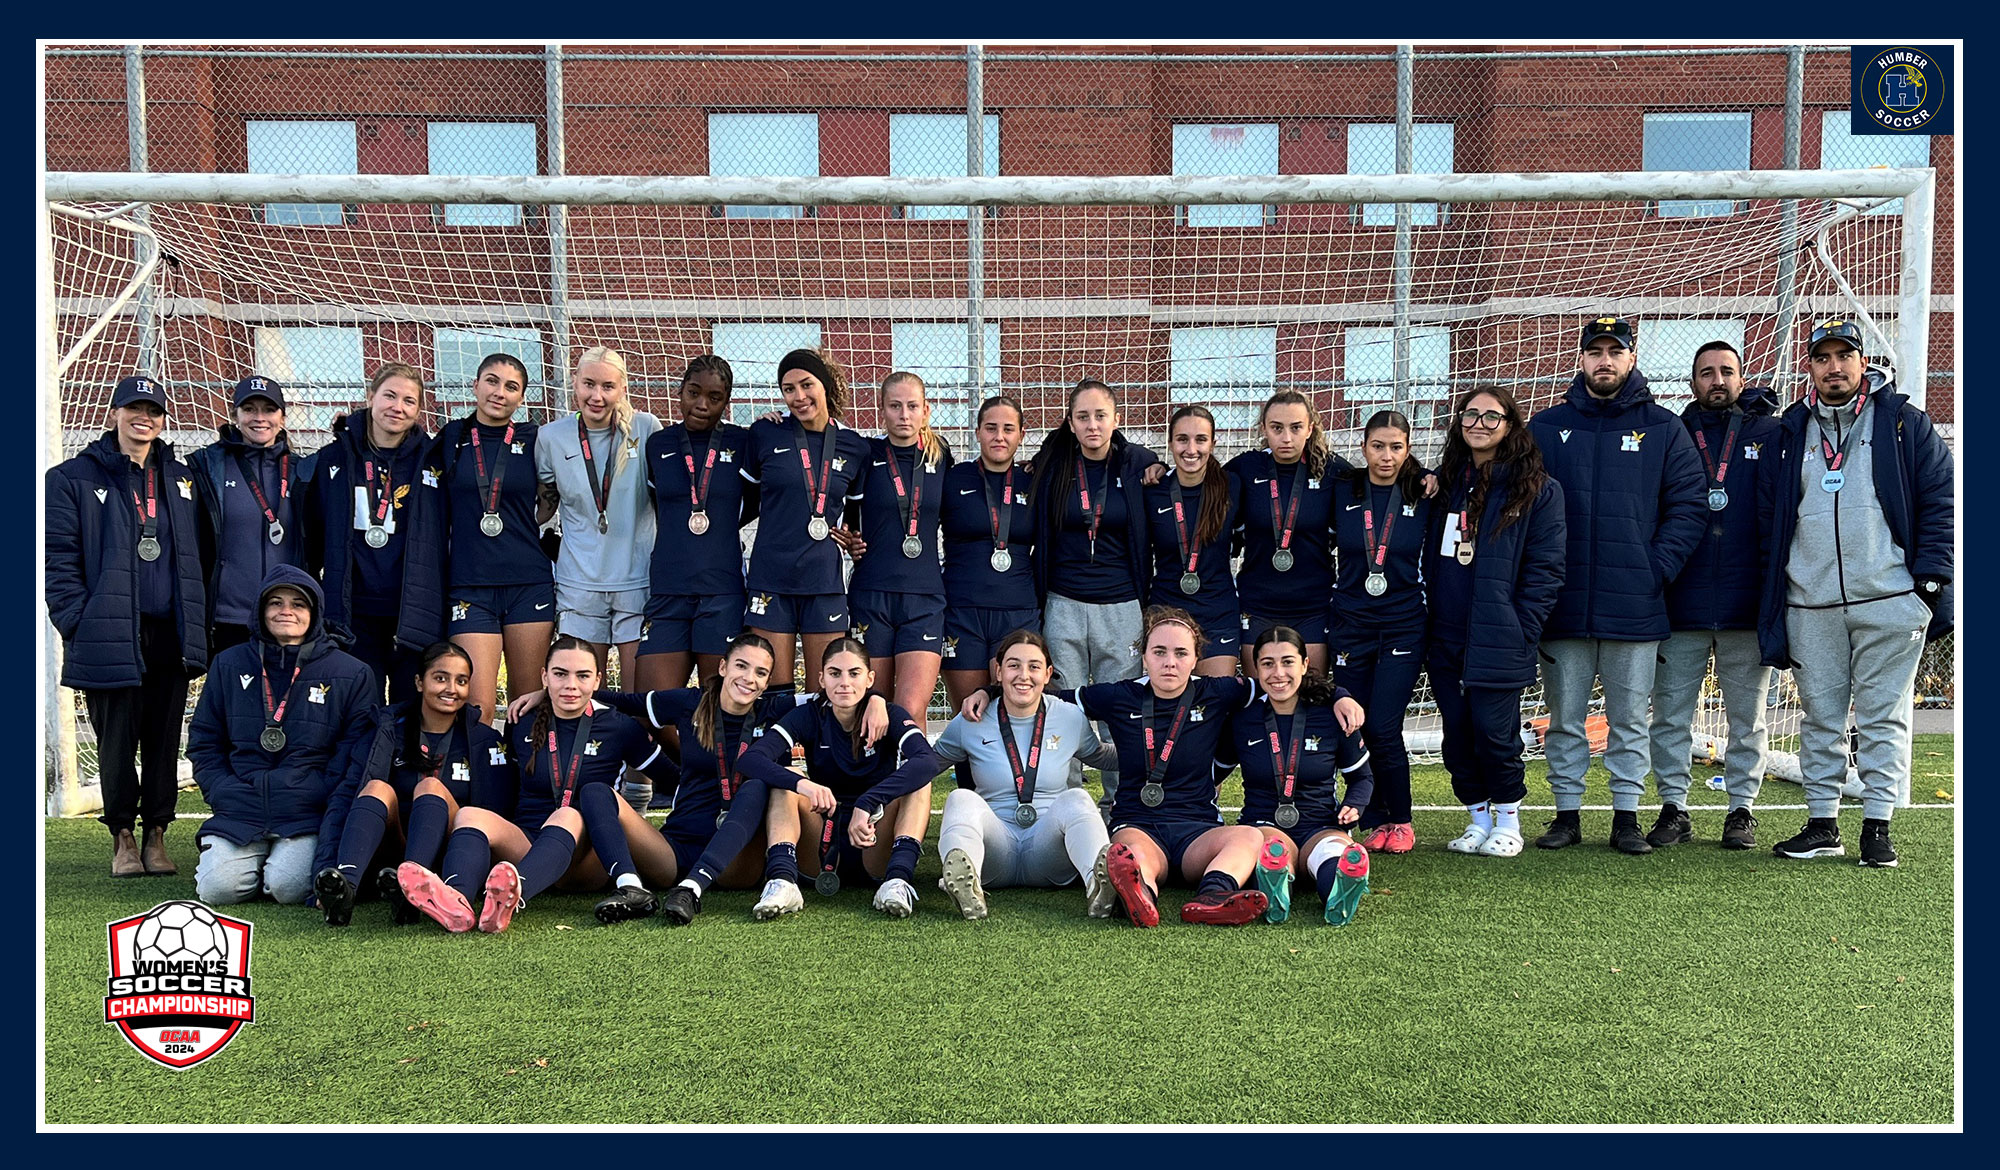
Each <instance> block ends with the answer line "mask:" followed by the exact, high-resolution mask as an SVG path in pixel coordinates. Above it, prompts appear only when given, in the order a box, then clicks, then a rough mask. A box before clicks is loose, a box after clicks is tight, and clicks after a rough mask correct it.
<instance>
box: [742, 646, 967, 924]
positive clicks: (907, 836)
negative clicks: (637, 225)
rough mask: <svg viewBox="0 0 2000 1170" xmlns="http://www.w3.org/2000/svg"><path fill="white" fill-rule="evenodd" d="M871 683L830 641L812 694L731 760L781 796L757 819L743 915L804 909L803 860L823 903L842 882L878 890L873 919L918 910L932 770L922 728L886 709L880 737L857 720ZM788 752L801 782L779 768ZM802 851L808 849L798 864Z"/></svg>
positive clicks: (852, 653) (851, 651)
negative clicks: (757, 844)
mask: <svg viewBox="0 0 2000 1170" xmlns="http://www.w3.org/2000/svg"><path fill="white" fill-rule="evenodd" d="M874 683H875V677H874V673H873V672H872V671H870V670H869V669H868V648H867V647H866V646H863V645H862V644H861V643H860V642H858V641H856V640H855V639H853V638H837V639H835V640H834V641H833V643H832V644H831V645H829V646H828V647H827V649H826V662H825V665H824V666H823V667H822V668H821V670H820V686H821V691H820V694H819V695H817V696H815V697H814V699H813V701H812V702H810V703H808V704H806V705H805V706H802V707H798V708H795V709H794V710H793V711H792V712H791V713H790V714H788V715H786V716H785V717H784V718H782V719H780V720H778V721H777V722H776V723H774V724H772V725H771V727H770V730H769V731H767V732H766V733H765V735H764V736H763V738H761V739H759V740H757V741H755V742H754V743H752V744H751V745H750V747H749V748H748V749H747V750H745V751H744V752H743V753H742V754H741V755H739V756H737V758H736V766H737V767H738V768H739V769H741V770H742V772H743V775H744V777H745V778H746V779H749V780H758V781H762V782H763V783H764V785H765V786H766V787H768V788H771V789H783V790H784V791H782V792H773V794H772V796H771V798H770V805H769V809H768V811H767V812H766V813H765V817H764V827H765V833H766V834H767V835H768V838H769V840H770V846H769V848H768V849H767V851H766V853H765V858H764V878H765V881H764V890H763V893H762V895H761V896H760V897H759V898H758V899H757V903H756V905H754V906H752V907H751V908H750V912H751V913H752V914H754V915H756V916H757V918H759V919H771V918H776V917H777V916H779V915H780V914H795V913H797V912H798V911H800V910H803V909H805V899H804V897H802V896H801V895H800V893H799V865H800V863H801V861H802V860H803V861H804V864H806V865H807V866H808V867H810V868H813V869H815V872H816V873H817V877H816V878H815V879H814V886H815V888H816V889H818V890H819V892H820V893H821V894H825V895H828V896H831V895H833V894H835V893H838V892H839V890H840V884H841V882H842V881H853V882H860V881H872V882H879V883H880V884H879V885H878V886H877V887H876V889H875V899H874V906H875V909H877V910H880V911H882V912H883V913H884V914H887V915H889V916H890V917H891V918H907V917H909V915H910V914H911V912H912V911H914V910H915V909H916V908H917V891H916V887H915V886H914V885H912V884H911V880H912V879H913V878H915V877H916V871H917V857H918V855H919V854H920V853H921V851H922V848H923V839H924V833H925V831H926V830H928V828H929V827H930V819H931V800H930V788H931V779H932V778H933V777H934V776H936V775H937V773H938V760H937V756H936V755H935V754H934V753H933V752H932V751H931V745H930V740H929V739H927V738H925V736H924V729H923V726H922V725H921V724H919V723H918V722H916V720H914V719H912V718H910V715H909V713H908V712H907V711H904V710H903V709H902V708H901V707H898V706H895V705H894V704H891V705H890V706H889V710H888V716H889V728H888V732H887V734H885V735H882V736H880V737H871V736H870V735H869V729H868V727H867V726H866V724H865V722H864V714H865V711H866V707H867V705H868V704H867V700H868V698H869V695H868V690H869V688H870V687H872V686H874ZM794 745H796V746H798V747H800V748H803V749H804V751H805V757H806V775H805V776H803V777H801V776H800V775H799V774H798V773H796V772H794V771H792V770H791V769H790V768H789V767H788V766H787V765H788V764H789V763H790V762H791V757H792V748H793V746H794ZM878 825H879V826H880V827H879V828H878ZM802 841H803V842H809V843H810V844H811V846H812V847H811V849H810V850H809V851H808V852H807V853H806V855H805V857H804V858H803V859H802V858H801V857H800V854H799V844H800V843H801V842H802Z"/></svg>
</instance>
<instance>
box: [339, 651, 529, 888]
mask: <svg viewBox="0 0 2000 1170" xmlns="http://www.w3.org/2000/svg"><path fill="white" fill-rule="evenodd" d="M416 684H417V689H418V691H419V696H418V698H416V699H412V700H410V701H408V702H403V703H398V704H396V705H395V706H392V707H380V708H377V709H376V712H375V734H374V738H373V740H372V741H371V744H370V746H369V748H368V751H367V752H366V753H365V754H359V753H358V754H357V755H356V757H355V763H356V764H357V765H358V767H357V768H356V770H355V771H353V772H352V773H350V774H349V776H348V782H347V783H346V784H343V785H341V787H340V789H339V790H338V791H337V792H335V793H334V795H333V798H332V799H331V800H330V801H329V802H328V804H327V812H328V819H329V820H330V821H334V822H337V823H338V824H340V826H341V829H340V836H339V841H338V843H337V846H336V852H335V854H334V864H333V865H332V866H331V867H330V868H327V869H323V870H321V871H319V873H318V874H317V875H315V876H314V878H313V891H314V892H315V893H316V894H318V895H319V908H320V911H321V912H322V913H323V914H325V915H326V924H327V925H328V926H346V925H347V924H348V923H349V922H350V921H352V920H353V917H354V902H355V899H356V898H357V897H358V896H359V894H360V892H361V886H362V882H363V881H364V880H365V879H366V878H367V876H368V875H369V874H371V873H372V874H373V875H374V876H373V880H374V882H375V890H376V892H377V893H378V894H380V895H381V897H382V900H383V901H385V902H387V903H389V906H390V909H391V912H392V917H393V918H394V920H395V922H396V924H397V925H398V926H403V925H407V924H409V923H412V922H415V921H417V920H418V919H419V918H421V917H423V915H422V914H421V913H420V912H419V911H418V910H417V909H416V907H414V906H411V905H410V903H409V900H408V899H406V898H404V897H403V889H402V886H400V885H399V884H398V883H397V880H396V863H397V862H398V861H403V862H408V863H411V864H414V865H418V866H422V867H423V868H425V869H429V868H432V867H434V866H436V865H437V863H438V858H439V856H440V855H441V854H443V852H444V838H445V834H446V833H447V832H449V831H450V829H451V819H452V818H453V817H454V816H457V815H458V810H459V809H460V808H465V807H472V808H497V807H500V806H501V805H502V804H503V803H505V802H506V801H507V800H508V799H509V798H510V796H511V794H512V793H513V792H514V790H515V787H516V786H517V785H518V783H519V781H518V780H517V779H516V778H515V776H514V762H513V761H512V760H510V759H508V757H507V750H506V745H505V744H504V743H502V742H501V739H500V733H499V732H497V731H495V730H493V729H492V728H491V727H489V726H487V725H486V724H485V723H484V722H482V721H481V720H480V719H479V717H478V712H477V711H476V710H475V709H474V708H473V707H472V706H471V705H469V704H468V703H467V702H466V698H467V696H469V695H470V694H471V693H472V657H471V656H470V655H468V654H467V653H466V652H465V650H464V649H463V648H462V647H459V646H456V645H453V644H452V643H450V642H437V643H433V644H432V645H431V646H429V647H427V648H426V649H425V650H424V652H423V654H422V656H421V657H420V658H419V659H418V675H417V679H416ZM391 838H393V839H391ZM385 840H387V841H388V847H387V848H386V849H385V848H384V846H383V842H384V841H385ZM378 858H379V861H378Z"/></svg>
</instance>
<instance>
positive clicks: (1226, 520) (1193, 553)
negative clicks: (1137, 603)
mask: <svg viewBox="0 0 2000 1170" xmlns="http://www.w3.org/2000/svg"><path fill="white" fill-rule="evenodd" d="M1167 445H1168V448H1169V450H1170V453H1171V455H1172V458H1173V465H1172V467H1171V469H1170V470H1169V471H1168V472H1167V474H1166V475H1165V476H1164V477H1162V479H1161V482H1159V483H1155V484H1151V485H1148V486H1147V488H1146V527H1147V535H1148V536H1149V537H1150V538H1151V540H1150V542H1149V543H1150V545H1151V557H1152V562H1153V565H1154V569H1153V574H1152V576H1151V577H1150V578H1149V579H1148V581H1147V586H1146V587H1147V604H1149V605H1177V606H1180V607H1181V608H1182V609H1185V610H1187V611H1188V612H1189V613H1190V614H1193V615H1194V619H1195V621H1196V622H1197V623H1199V624H1200V626H1201V628H1202V630H1203V632H1205V633H1207V634H1208V636H1209V639H1210V641H1209V645H1208V649H1206V650H1204V651H1203V652H1202V653H1203V655H1204V657H1203V658H1202V660H1201V662H1200V663H1199V664H1198V665H1196V667H1195V673H1196V674H1203V675H1210V676H1213V677H1216V678H1229V677H1231V676H1233V675H1235V673H1236V651H1237V641H1238V637H1239V634H1238V628H1239V627H1238V624H1237V623H1238V618H1239V615H1240V613H1241V610H1240V609H1239V607H1238V605H1237V601H1236V582H1235V581H1234V580H1232V579H1231V578H1230V576H1229V540H1230V535H1231V534H1232V533H1233V532H1235V531H1236V524H1237V517H1236V511H1237V501H1238V498H1239V497H1238V494H1237V484H1236V481H1235V480H1234V479H1232V478H1231V477H1230V476H1229V474H1228V473H1227V472H1225V471H1223V469H1222V464H1220V463H1218V462H1216V459H1215V416H1214V415H1212V414H1210V413H1209V412H1208V408H1207V407H1205V406H1183V407H1181V408H1180V409H1178V410H1176V411H1174V414H1173V417H1172V418H1171V419H1169V420H1167Z"/></svg>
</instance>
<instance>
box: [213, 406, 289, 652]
mask: <svg viewBox="0 0 2000 1170" xmlns="http://www.w3.org/2000/svg"><path fill="white" fill-rule="evenodd" d="M234 400H235V408H236V421H235V422H234V423H224V424H222V425H221V426H219V427H217V428H216V429H215V442H213V443H210V444H209V445H208V446H206V447H203V448H202V449H200V450H199V451H196V452H195V453H194V454H192V455H190V456H188V467H189V468H190V469H192V470H193V472H194V490H195V495H196V496H197V497H198V498H199V499H200V500H201V513H200V524H199V525H198V527H199V536H200V540H201V563H202V564H203V565H205V566H207V568H208V627H209V639H210V642H209V645H210V648H211V651H212V652H220V651H222V650H224V649H227V648H228V647H230V646H234V645H237V644H238V643H241V642H244V641H247V640H248V639H249V637H250V631H251V630H252V629H253V628H254V627H255V626H256V625H257V624H258V622H259V620H260V618H259V615H258V614H257V612H256V609H257V596H258V589H259V588H260V586H261V583H262V582H263V580H264V577H265V576H266V575H267V574H269V573H270V571H271V570H272V569H274V568H276V567H277V566H279V565H296V564H298V563H299V562H300V560H301V556H302V552H303V550H304V547H305V533H304V531H303V529H304V525H303V524H301V523H300V520H301V519H302V518H303V516H302V513H301V511H300V509H299V507H298V502H297V501H296V500H294V499H293V496H294V495H295V494H297V493H298V492H299V490H300V487H301V483H302V479H301V472H302V470H303V464H302V462H301V460H302V459H303V458H304V457H303V455H301V454H300V453H299V452H296V451H293V450H292V444H291V437H290V436H289V435H287V434H286V432H285V390H284V387H282V386H280V385H278V384H277V383H276V382H274V381H272V380H271V379H269V378H266V377H263V376H261V375H258V374H252V375H250V376H249V377H247V378H245V379H243V380H242V381H241V382H238V383H236V393H235V395H234Z"/></svg>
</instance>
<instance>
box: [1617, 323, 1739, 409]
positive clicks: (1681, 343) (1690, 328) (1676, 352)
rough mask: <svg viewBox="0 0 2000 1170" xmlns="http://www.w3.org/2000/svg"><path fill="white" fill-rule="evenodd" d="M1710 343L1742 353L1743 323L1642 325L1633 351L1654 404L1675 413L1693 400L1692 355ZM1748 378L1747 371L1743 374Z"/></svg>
mask: <svg viewBox="0 0 2000 1170" xmlns="http://www.w3.org/2000/svg"><path fill="white" fill-rule="evenodd" d="M1711 341H1726V342H1728V343H1729V344H1730V345H1733V346H1735V347H1736V352H1737V353H1739V354H1740V353H1742V352H1743V322H1741V321H1731V320H1728V319H1726V318H1717V317H1681V318H1675V319H1672V320H1657V319H1656V320H1650V321H1644V322H1641V323H1640V325H1639V334H1638V336H1637V337H1635V338H1634V339H1633V348H1634V350H1635V351H1636V352H1637V353H1638V355H1639V367H1638V368H1639V369H1641V370H1644V371H1645V372H1646V385H1647V386H1648V387H1650V388H1651V390H1652V392H1653V401H1655V402H1657V403H1659V404H1660V405H1661V406H1664V407H1666V408H1667V409H1668V410H1674V411H1678V410H1680V409H1681V408H1682V407H1684V406H1686V405H1687V404H1688V403H1689V402H1690V401H1691V400H1693V398H1694V386H1693V381H1692V380H1693V377H1694V353H1695V351H1696V350H1698V349H1700V348H1701V347H1702V346H1704V345H1707V344H1708V343H1709V342H1711ZM1744 374H1745V376H1746V377H1747V376H1748V374H1749V371H1747V370H1746V371H1744Z"/></svg>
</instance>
